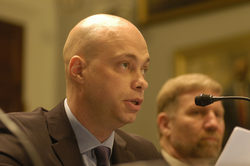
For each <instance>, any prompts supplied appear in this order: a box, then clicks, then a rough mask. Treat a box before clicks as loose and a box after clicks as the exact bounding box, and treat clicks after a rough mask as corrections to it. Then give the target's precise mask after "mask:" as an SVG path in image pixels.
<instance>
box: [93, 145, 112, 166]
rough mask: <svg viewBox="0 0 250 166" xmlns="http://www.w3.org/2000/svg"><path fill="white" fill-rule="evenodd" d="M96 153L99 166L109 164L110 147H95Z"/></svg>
mask: <svg viewBox="0 0 250 166" xmlns="http://www.w3.org/2000/svg"><path fill="white" fill-rule="evenodd" d="M95 155H96V159H97V166H108V165H109V148H108V147H105V146H98V147H97V148H95Z"/></svg>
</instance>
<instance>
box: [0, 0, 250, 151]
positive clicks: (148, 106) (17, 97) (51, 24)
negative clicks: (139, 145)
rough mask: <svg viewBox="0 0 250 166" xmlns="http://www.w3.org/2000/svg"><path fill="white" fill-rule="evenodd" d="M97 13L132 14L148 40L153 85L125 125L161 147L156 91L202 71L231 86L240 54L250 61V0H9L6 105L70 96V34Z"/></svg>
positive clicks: (4, 20) (0, 17) (4, 46)
mask: <svg viewBox="0 0 250 166" xmlns="http://www.w3.org/2000/svg"><path fill="white" fill-rule="evenodd" d="M97 13H108V14H114V15H118V16H121V17H124V18H126V19H128V20H129V21H131V22H133V23H134V24H135V25H136V26H137V27H138V28H139V29H140V31H141V32H142V34H143V35H144V37H145V39H146V41H147V43H148V49H149V53H150V56H151V62H150V67H149V69H150V71H149V73H148V75H147V76H146V80H147V81H148V83H149V88H148V89H147V90H146V92H145V100H144V103H143V106H142V109H141V111H140V112H139V114H138V116H137V119H136V121H135V122H134V123H132V124H129V125H126V126H125V127H123V129H124V130H126V131H128V132H132V133H136V134H139V135H141V136H143V137H145V138H147V139H148V140H150V141H152V142H153V143H154V144H155V145H156V147H157V148H159V144H158V132H157V127H156V103H155V99H156V96H157V93H158V91H159V90H160V88H161V86H162V85H163V83H164V82H165V81H166V80H167V79H169V78H171V77H174V76H176V75H179V74H183V73H188V72H201V73H205V74H208V75H210V76H211V77H214V78H215V79H217V80H218V81H219V82H221V83H222V84H223V86H225V87H226V86H229V84H230V83H231V82H232V79H234V78H233V76H234V72H233V67H232V66H233V63H234V62H235V61H236V59H237V58H239V57H244V58H245V61H247V62H248V61H249V55H250V53H249V50H250V21H249V20H250V1H249V0H220V1H218V0H199V1H197V0H193V1H189V2H188V3H187V2H186V1H184V0H178V1H177V0H176V1H173V2H172V0H42V1H38V0H36V1H35V0H1V1H0V77H1V79H0V107H2V108H3V109H4V110H5V111H6V112H12V111H32V110H34V109H35V108H37V107H38V106H42V107H44V108H46V109H49V110H50V109H52V108H53V107H54V106H56V105H57V104H58V103H59V102H60V101H61V100H62V99H64V98H65V77H64V66H63V60H62V49H63V46H64V42H65V40H66V38H67V35H68V33H69V31H70V30H71V29H72V28H73V27H74V26H75V25H76V24H77V23H78V22H79V21H80V20H82V19H83V18H85V17H87V16H90V15H92V14H97ZM246 78H247V79H248V78H249V72H248V74H247V76H246ZM114 90H115V89H114Z"/></svg>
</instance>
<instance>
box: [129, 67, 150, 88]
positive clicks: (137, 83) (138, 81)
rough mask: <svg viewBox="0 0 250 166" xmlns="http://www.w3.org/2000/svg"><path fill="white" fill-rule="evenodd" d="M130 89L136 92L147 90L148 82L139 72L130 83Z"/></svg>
mask: <svg viewBox="0 0 250 166" xmlns="http://www.w3.org/2000/svg"><path fill="white" fill-rule="evenodd" d="M132 88H133V89H135V90H138V91H143V90H145V89H147V88H148V82H147V81H146V80H145V78H144V76H143V75H142V74H141V72H140V73H137V74H135V77H134V80H133V82H132Z"/></svg>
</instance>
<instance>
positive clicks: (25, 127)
mask: <svg viewBox="0 0 250 166" xmlns="http://www.w3.org/2000/svg"><path fill="white" fill-rule="evenodd" d="M63 59H64V63H65V75H66V98H65V99H64V100H63V101H62V102H61V103H60V104H58V105H57V106H56V107H55V108H54V109H52V110H50V111H47V110H45V109H43V108H41V107H39V108H37V109H36V110H34V111H33V112H25V113H11V114H8V116H9V117H10V118H11V119H12V120H13V121H14V122H15V123H16V124H17V125H18V126H19V128H20V129H21V130H22V131H23V132H24V133H25V134H26V135H27V137H28V139H29V140H27V141H30V143H31V144H32V145H33V146H34V148H35V150H36V151H37V152H38V154H39V156H40V158H41V160H42V162H43V164H44V165H46V166H59V165H65V166H72V165H74V166H83V165H87V166H93V165H97V162H98V161H97V160H98V159H97V157H96V155H95V151H96V150H95V148H96V147H98V146H104V147H106V148H108V157H109V159H108V165H115V164H120V163H128V162H134V161H142V160H154V159H158V158H160V155H159V153H158V151H157V149H156V148H155V146H154V145H153V144H152V143H151V142H149V141H147V140H145V139H143V138H142V137H140V136H137V135H134V134H129V133H126V132H124V131H122V130H120V129H118V128H120V127H122V126H124V125H125V124H127V123H132V122H133V121H134V120H135V118H136V115H137V113H138V111H139V110H140V109H141V104H142V102H143V97H144V90H145V89H146V88H147V87H148V83H147V82H146V80H145V79H144V77H145V74H146V71H147V70H148V66H149V53H148V49H147V45H146V42H145V40H144V38H143V36H142V35H141V33H140V32H139V30H138V29H137V28H136V27H135V26H134V25H133V24H132V23H130V22H129V21H127V20H125V19H123V18H120V17H117V16H112V15H107V14H98V15H93V16H90V17H88V18H86V19H84V20H82V21H81V22H79V23H78V24H77V25H76V26H75V27H74V28H73V29H72V30H71V32H70V34H69V36H68V38H67V41H66V43H65V46H64V50H63ZM0 165H15V166H21V165H23V166H24V165H25V166H31V165H33V163H32V161H31V159H30V157H29V155H28V154H27V153H26V151H25V150H24V148H23V147H22V145H21V144H20V142H19V140H18V139H17V138H16V137H15V136H14V135H12V134H11V132H10V131H9V130H8V129H7V128H6V127H5V126H4V125H3V124H2V123H0Z"/></svg>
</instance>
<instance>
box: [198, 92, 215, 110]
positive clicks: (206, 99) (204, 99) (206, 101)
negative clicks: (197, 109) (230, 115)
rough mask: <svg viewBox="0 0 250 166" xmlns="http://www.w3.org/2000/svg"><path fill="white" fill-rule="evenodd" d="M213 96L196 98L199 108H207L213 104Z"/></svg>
mask: <svg viewBox="0 0 250 166" xmlns="http://www.w3.org/2000/svg"><path fill="white" fill-rule="evenodd" d="M212 98H213V96H212V95H206V94H200V95H199V96H196V97H195V104H196V105H198V106H203V107H205V106H207V105H209V104H212V103H213V100H212Z"/></svg>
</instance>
